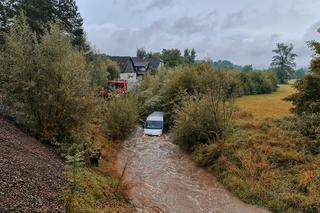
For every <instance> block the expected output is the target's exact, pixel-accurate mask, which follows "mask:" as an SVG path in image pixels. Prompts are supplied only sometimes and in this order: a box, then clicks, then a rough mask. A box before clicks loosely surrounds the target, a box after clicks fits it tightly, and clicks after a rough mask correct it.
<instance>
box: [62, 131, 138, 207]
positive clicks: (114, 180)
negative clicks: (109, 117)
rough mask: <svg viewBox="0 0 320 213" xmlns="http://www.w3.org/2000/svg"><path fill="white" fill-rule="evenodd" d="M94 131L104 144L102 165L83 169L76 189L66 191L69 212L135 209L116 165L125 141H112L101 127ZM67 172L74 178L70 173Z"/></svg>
mask: <svg viewBox="0 0 320 213" xmlns="http://www.w3.org/2000/svg"><path fill="white" fill-rule="evenodd" d="M94 129H95V130H94ZM90 134H91V135H92V137H94V138H95V140H97V141H99V142H100V144H101V148H102V156H101V158H100V160H99V167H97V168H94V167H85V168H83V169H81V170H80V171H78V172H77V174H76V178H75V181H76V185H77V187H76V190H75V192H73V191H72V190H71V187H67V188H66V189H65V190H64V191H63V199H64V203H65V207H66V210H67V212H125V213H127V212H133V207H132V205H131V204H130V202H129V200H128V199H127V197H126V190H127V188H126V186H125V185H124V184H123V183H122V181H121V178H120V177H119V176H118V175H117V170H116V168H115V161H116V158H117V153H118V152H119V150H120V149H121V143H111V142H110V141H108V140H107V139H106V138H105V137H104V135H103V134H101V132H100V131H99V128H93V130H92V131H91V132H90ZM67 175H68V176H69V177H72V174H70V173H69V174H68V173H67Z"/></svg>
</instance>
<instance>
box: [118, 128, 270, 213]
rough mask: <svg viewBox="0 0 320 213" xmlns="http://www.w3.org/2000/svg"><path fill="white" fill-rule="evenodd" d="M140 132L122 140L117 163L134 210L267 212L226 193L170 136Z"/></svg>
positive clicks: (178, 212) (139, 130) (185, 212)
mask: <svg viewBox="0 0 320 213" xmlns="http://www.w3.org/2000/svg"><path fill="white" fill-rule="evenodd" d="M142 135H143V134H142V129H138V130H137V132H136V133H135V134H134V135H133V136H132V138H130V139H129V140H127V141H125V144H124V148H123V150H122V151H121V152H120V153H119V156H118V162H117V166H118V168H119V171H124V173H123V178H124V181H125V182H126V183H127V184H128V186H129V197H130V198H131V199H132V202H133V204H134V205H135V206H136V207H137V212H177V213H180V212H183V213H187V212H192V213H193V212H228V213H231V212H244V213H250V212H267V211H266V210H263V209H260V208H258V207H256V206H251V205H248V204H245V203H243V202H242V201H240V200H239V199H238V198H237V197H235V196H234V195H232V194H231V193H230V192H228V191H227V190H226V189H225V188H224V187H223V186H222V185H221V184H220V183H219V182H218V181H217V180H216V179H215V178H214V177H213V176H212V175H211V174H209V173H208V172H206V171H205V170H203V169H200V168H198V167H197V166H196V165H195V164H194V163H193V162H192V161H191V160H190V159H189V158H188V156H187V155H185V154H184V153H183V152H181V151H180V150H179V147H177V146H176V145H174V144H172V143H171V142H170V138H169V136H167V135H164V136H162V137H143V136H142Z"/></svg>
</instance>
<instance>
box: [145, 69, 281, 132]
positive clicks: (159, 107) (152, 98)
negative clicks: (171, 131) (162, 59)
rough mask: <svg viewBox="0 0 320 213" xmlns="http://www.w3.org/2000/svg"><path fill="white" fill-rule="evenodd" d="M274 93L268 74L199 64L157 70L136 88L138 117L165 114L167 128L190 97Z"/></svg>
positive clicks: (275, 87)
mask: <svg viewBox="0 0 320 213" xmlns="http://www.w3.org/2000/svg"><path fill="white" fill-rule="evenodd" d="M276 89H277V80H276V78H275V76H274V74H273V73H272V72H250V73H246V72H236V71H232V70H223V69H214V68H212V67H211V66H210V65H209V64H206V63H202V64H197V65H193V66H180V67H175V68H167V69H163V70H160V71H159V72H157V73H156V74H155V75H148V76H147V77H146V78H145V80H144V81H143V82H142V83H141V85H140V88H139V100H140V106H141V107H140V114H141V115H142V117H145V116H146V115H148V114H149V113H151V112H153V111H163V112H165V117H166V119H165V121H166V122H167V125H166V126H167V127H170V126H172V125H173V123H174V117H175V112H176V110H177V109H179V108H180V107H182V106H183V105H184V102H185V99H188V98H189V97H190V96H202V95H206V94H208V92H210V91H211V92H212V93H213V94H215V93H216V92H218V93H220V94H219V96H222V97H223V98H225V99H226V100H228V101H229V100H231V99H232V98H235V97H240V96H242V95H252V94H263V93H271V92H274V91H275V90H276Z"/></svg>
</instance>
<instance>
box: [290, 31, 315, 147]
mask: <svg viewBox="0 0 320 213" xmlns="http://www.w3.org/2000/svg"><path fill="white" fill-rule="evenodd" d="M319 32H320V30H319ZM309 46H310V47H311V49H313V50H314V51H315V54H314V58H313V59H312V61H311V65H310V72H311V73H310V74H308V75H306V76H305V77H304V78H302V79H301V80H298V81H297V82H296V84H295V88H296V89H297V93H296V94H293V95H291V96H290V97H288V98H286V100H288V101H292V103H293V105H294V107H293V109H292V112H294V113H295V115H296V116H297V120H298V121H299V122H298V125H299V126H300V129H301V131H302V132H303V133H304V134H305V135H306V136H309V137H311V138H318V139H320V122H319V120H320V42H317V41H312V42H309ZM319 152H320V150H319Z"/></svg>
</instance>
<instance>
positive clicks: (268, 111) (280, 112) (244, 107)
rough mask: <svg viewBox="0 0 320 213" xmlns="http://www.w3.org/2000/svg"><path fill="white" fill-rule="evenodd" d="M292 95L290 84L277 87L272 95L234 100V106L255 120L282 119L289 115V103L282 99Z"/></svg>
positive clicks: (292, 90)
mask: <svg viewBox="0 0 320 213" xmlns="http://www.w3.org/2000/svg"><path fill="white" fill-rule="evenodd" d="M292 93H294V88H293V87H292V85H291V84H286V85H279V88H278V90H277V91H276V92H274V93H272V94H262V95H250V96H243V97H240V98H238V99H236V101H235V104H236V105H238V106H239V108H240V110H241V111H245V112H249V113H251V114H252V115H253V116H254V117H255V118H267V117H274V118H282V117H285V116H288V115H290V111H289V110H290V108H291V107H292V104H291V102H287V101H284V100H283V98H285V97H287V96H289V95H291V94H292Z"/></svg>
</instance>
